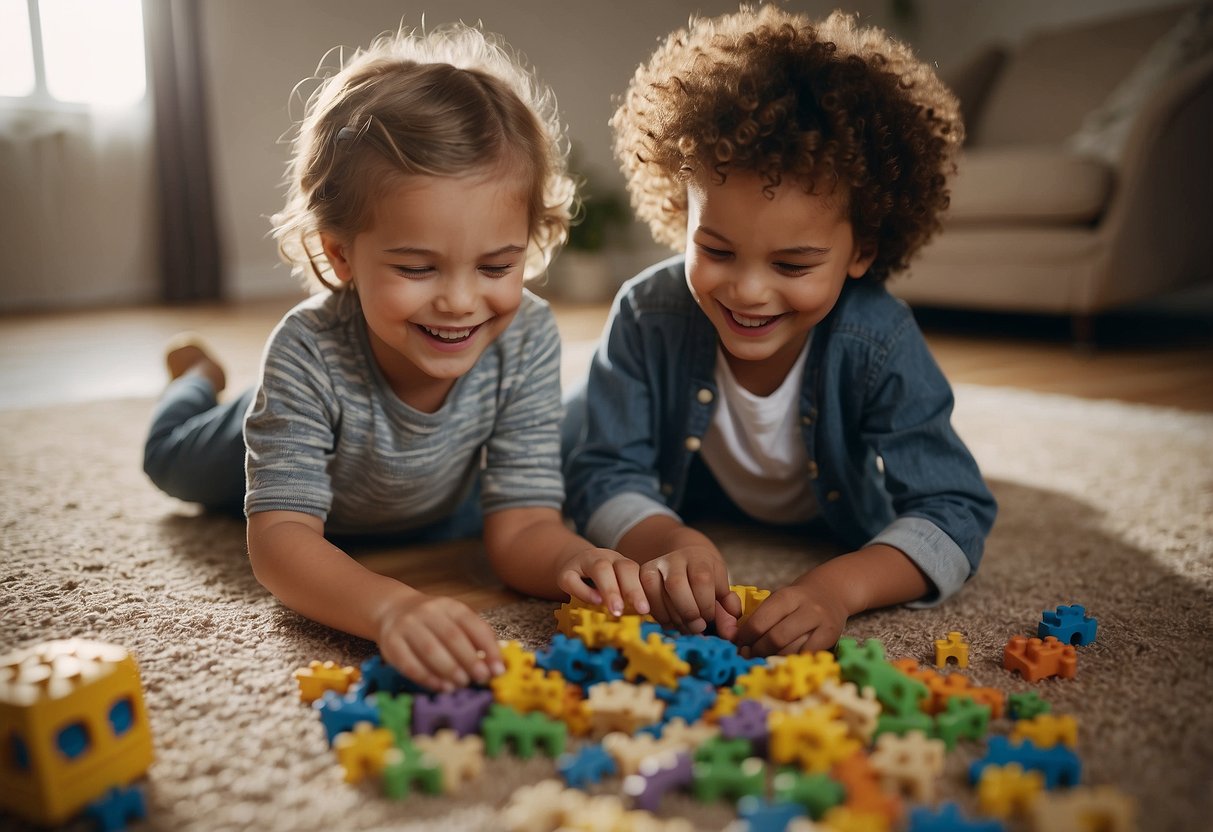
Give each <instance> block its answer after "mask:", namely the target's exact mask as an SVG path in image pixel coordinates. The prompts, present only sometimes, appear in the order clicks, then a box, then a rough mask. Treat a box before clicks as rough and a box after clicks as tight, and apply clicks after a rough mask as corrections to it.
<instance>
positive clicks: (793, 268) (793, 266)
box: [771, 263, 813, 277]
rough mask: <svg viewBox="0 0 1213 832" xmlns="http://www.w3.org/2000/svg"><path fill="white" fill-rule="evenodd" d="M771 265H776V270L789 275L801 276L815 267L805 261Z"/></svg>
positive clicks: (773, 264)
mask: <svg viewBox="0 0 1213 832" xmlns="http://www.w3.org/2000/svg"><path fill="white" fill-rule="evenodd" d="M771 265H772V266H774V267H775V271H777V272H779V273H780V274H783V275H787V276H788V277H800V276H801V275H802V274H807V273H808V272H810V271H812V269H813V267H812V266H809V265H806V264H804V263H772V264H771Z"/></svg>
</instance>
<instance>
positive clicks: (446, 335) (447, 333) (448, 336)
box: [421, 324, 472, 341]
mask: <svg viewBox="0 0 1213 832" xmlns="http://www.w3.org/2000/svg"><path fill="white" fill-rule="evenodd" d="M421 328H422V329H424V330H425V331H426V332H428V333H429V334H430V335H433V336H434V337H435V338H441V339H442V340H443V341H462V340H463V339H464V338H467V337H468V336H469V335H471V334H472V330H471V329H447V330H443V331H441V332H439V331H438V330H436V329H430V328H429V327H428V326H425V325H424V324H423V325H422V327H421Z"/></svg>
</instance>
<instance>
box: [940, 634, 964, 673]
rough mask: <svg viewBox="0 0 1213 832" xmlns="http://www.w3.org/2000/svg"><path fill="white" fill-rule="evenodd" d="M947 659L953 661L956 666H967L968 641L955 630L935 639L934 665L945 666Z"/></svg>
mask: <svg viewBox="0 0 1213 832" xmlns="http://www.w3.org/2000/svg"><path fill="white" fill-rule="evenodd" d="M949 661H954V662H955V663H956V666H957V667H968V666H969V643H968V642H967V641H965V638H964V635H963V634H962V633H959V632H956V631H955V630H953V631H952V632H950V633H948V635H947V637H946V638H939V639H936V640H935V666H936V667H946V666H947V664H948V662H949Z"/></svg>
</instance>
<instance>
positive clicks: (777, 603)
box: [734, 592, 791, 655]
mask: <svg viewBox="0 0 1213 832" xmlns="http://www.w3.org/2000/svg"><path fill="white" fill-rule="evenodd" d="M734 597H736V596H734ZM790 611H791V610H789V609H787V607H786V605H785V604H784V597H783V595H781V594H780V593H778V592H777V593H775V594H773V595H772V596H771V597H770V598H768V599H767V600H766V601H765V602H763V603H762V604H761V605H760V606H759V607H758V609H756V610H755V611H754V614H753V615H751V616H750V617H749V618H748V619H746V622H745V624H742V625H741V626H740V627H738V628H737V635H736V636H735V637H734V641H735V642H736V643H737V646H738V647H750V648H753V647H754V646H755V644H756V642H757V641H758V640H759V639H760V638H762V637H763V636H764V635H766V633H767V631H768V630H770V629H771V628H772V627H774V626H775V625H776V624H777V623H779V621H780V620H782V619H783V617H784V616H785V615H787V614H788V613H789V612H790ZM764 655H765V654H764Z"/></svg>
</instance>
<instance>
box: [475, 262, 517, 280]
mask: <svg viewBox="0 0 1213 832" xmlns="http://www.w3.org/2000/svg"><path fill="white" fill-rule="evenodd" d="M513 269H514V264H513V263H503V264H501V265H500V266H498V265H492V266H489V265H485V266H481V267H480V271H482V272H484V274H485V275H487V276H488V277H505V276H506V275H507V274H509V273H510V272H511V271H513Z"/></svg>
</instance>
